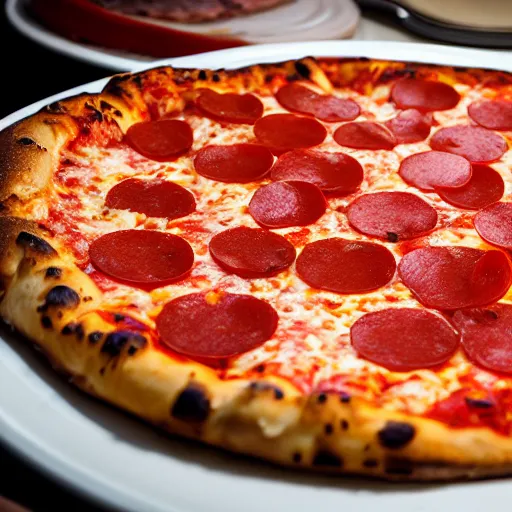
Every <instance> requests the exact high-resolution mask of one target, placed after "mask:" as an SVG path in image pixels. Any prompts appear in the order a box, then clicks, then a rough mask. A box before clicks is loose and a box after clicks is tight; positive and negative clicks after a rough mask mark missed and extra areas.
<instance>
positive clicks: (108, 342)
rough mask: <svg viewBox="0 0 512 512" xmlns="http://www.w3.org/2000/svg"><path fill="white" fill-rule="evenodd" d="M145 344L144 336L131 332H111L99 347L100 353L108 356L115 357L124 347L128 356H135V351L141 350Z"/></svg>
mask: <svg viewBox="0 0 512 512" xmlns="http://www.w3.org/2000/svg"><path fill="white" fill-rule="evenodd" d="M146 343H147V340H146V338H145V337H144V336H142V335H140V334H137V333H135V332H131V331H117V332H111V333H110V334H109V335H108V336H107V338H106V339H105V343H103V346H102V347H101V352H102V353H104V354H108V355H109V356H112V357H116V356H118V355H119V354H121V352H122V351H123V349H124V348H125V347H128V348H127V352H128V354H129V355H133V354H135V352H137V350H139V349H140V348H143V347H144V346H145V345H146Z"/></svg>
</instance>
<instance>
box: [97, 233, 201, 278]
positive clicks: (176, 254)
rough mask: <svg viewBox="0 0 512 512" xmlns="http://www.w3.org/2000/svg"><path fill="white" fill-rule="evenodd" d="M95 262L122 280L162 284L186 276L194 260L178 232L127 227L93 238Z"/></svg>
mask: <svg viewBox="0 0 512 512" xmlns="http://www.w3.org/2000/svg"><path fill="white" fill-rule="evenodd" d="M89 256H90V258H91V262H92V264H93V265H94V266H95V267H97V268H98V269H99V270H101V271H102V272H104V273H105V274H108V275H109V276H111V277H113V278H114V279H118V280H121V281H127V282H130V283H136V284H140V285H151V286H163V285H164V284H167V283H170V282H172V281H176V280H178V279H180V278H181V277H183V276H184V275H185V274H186V273H187V272H188V271H189V270H190V269H191V268H192V264H193V263H194V253H193V251H192V248H191V247H190V245H189V244H188V242H186V241H185V240H183V238H180V237H179V236H176V235H171V234H168V233H162V232H160V231H142V230H138V229H128V230H125V231H114V232H113V233H108V234H106V235H103V236H101V237H100V238H97V239H96V240H94V242H93V243H92V244H91V246H90V247H89Z"/></svg>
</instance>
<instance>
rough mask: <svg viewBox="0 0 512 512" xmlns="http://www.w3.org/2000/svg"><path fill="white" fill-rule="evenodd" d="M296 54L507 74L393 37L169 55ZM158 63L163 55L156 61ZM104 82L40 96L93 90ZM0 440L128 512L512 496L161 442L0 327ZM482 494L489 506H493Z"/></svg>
mask: <svg viewBox="0 0 512 512" xmlns="http://www.w3.org/2000/svg"><path fill="white" fill-rule="evenodd" d="M304 55H323V56H367V57H374V58H388V59H395V60H414V61H419V62H435V63H439V64H449V65H461V66H477V67H478V66H480V67H491V68H497V69H498V68H501V69H506V70H508V71H510V70H512V63H511V61H510V58H509V59H508V60H506V58H505V55H504V54H498V53H493V52H485V51H480V50H465V49H458V48H448V47H440V46H433V45H420V44H417V45H406V44H403V43H389V42H388V43H378V44H374V43H357V42H317V43H309V44H307V43H305V44H286V45H274V46H267V45H264V46H250V47H244V48H236V49H232V50H223V51H220V52H212V53H209V54H202V55H197V56H192V57H184V58H180V59H174V60H173V61H168V63H171V64H173V65H175V66H182V67H213V68H218V67H238V66H240V65H247V64H251V63H256V62H269V61H279V60H283V59H287V58H295V57H301V56H304ZM159 64H162V62H159ZM104 83H105V80H101V81H98V82H94V83H92V84H88V85H85V86H82V87H79V88H75V89H73V90H70V91H67V92H65V93H62V94H60V95H56V96H53V97H52V98H48V99H47V100H44V101H43V102H38V103H36V104H34V105H32V106H30V107H27V108H25V109H23V110H21V111H19V112H17V113H15V114H12V115H11V116H9V117H7V118H5V119H4V120H2V121H0V129H3V128H5V127H6V126H7V125H9V124H10V123H12V122H15V121H17V120H19V119H21V118H23V117H25V116H27V115H29V114H31V113H33V112H35V111H36V110H38V109H39V108H41V107H42V106H43V105H44V104H46V103H48V102H50V101H55V100H56V99H58V98H62V97H64V96H68V95H70V94H76V93H78V92H85V91H87V92H95V91H99V90H100V88H101V86H102V85H103V84H104ZM0 336H1V338H0V389H1V390H2V392H1V393H0V437H1V438H2V440H3V441H4V442H6V443H7V444H8V445H9V446H10V447H11V448H13V449H14V450H15V451H17V452H18V453H19V454H21V455H22V456H23V457H24V458H26V459H27V460H28V461H30V462H32V463H35V464H37V465H38V466H39V467H40V468H42V469H43V470H45V471H46V472H47V473H48V474H50V475H51V476H53V477H54V478H57V479H59V480H60V481H61V482H63V483H65V484H68V485H70V486H72V487H73V488H75V489H76V490H78V491H80V492H82V493H86V494H87V495H88V496H90V497H92V498H95V499H96V500H98V501H100V502H102V503H103V504H104V505H110V506H112V507H116V508H120V509H123V510H127V511H134V512H141V511H144V512H146V511H147V512H163V511H168V512H205V511H208V512H241V511H244V512H262V511H265V512H283V511H285V510H290V511H293V512H311V511H312V510H317V509H320V508H321V510H322V512H330V511H336V512H339V511H343V510H347V511H356V510H357V511H358V512H375V510H376V508H377V507H378V510H379V512H397V511H400V512H401V511H407V512H431V511H433V510H438V511H444V510H459V509H461V510H462V509H463V510H464V512H482V511H484V510H489V504H490V503H496V504H497V503H501V504H504V503H507V502H510V501H512V483H511V481H510V480H501V481H499V480H497V481H487V482H470V483H464V484H442V485H433V484H425V485H415V484H410V485H399V484H390V483H384V482H371V481H364V480H361V479H355V478H342V477H324V476H319V475H316V474H309V473H303V472H295V471H292V470H286V469H282V468H278V467H275V466H272V465H270V464H266V463H263V462H259V461H255V460H253V459H249V458H245V457H238V456H236V455H231V454H228V453H224V452H222V451H221V450H217V449H212V448H208V447H206V446H203V445H199V444H197V443H194V442H188V441H185V440H181V439H174V438H169V437H168V436H166V435H164V434H161V433H160V432H157V431H155V430H153V429H152V428H150V427H148V426H147V425H146V424H143V423H142V422H140V421H138V420H136V419H134V418H132V417H130V416H128V415H126V414H124V413H122V412H120V411H118V410H116V409H114V408H112V407H110V406H108V405H106V404H103V403H101V402H99V401H97V400H95V399H93V398H90V397H89V396H87V395H85V394H83V393H81V392H80V391H78V390H76V389H74V388H73V387H71V386H70V385H69V384H68V383H67V382H65V380H64V379H62V378H61V377H59V376H58V375H57V374H55V373H54V372H53V370H51V368H50V367H49V365H48V363H47V362H46V361H45V360H43V358H42V357H40V356H39V355H38V353H37V352H36V351H34V350H33V349H32V348H31V347H30V346H29V344H28V343H26V342H25V341H24V340H22V339H20V337H19V336H17V335H14V334H12V333H11V332H10V331H9V329H8V328H2V329H1V330H0ZM491 500H492V501H491Z"/></svg>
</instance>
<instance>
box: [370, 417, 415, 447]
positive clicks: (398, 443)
mask: <svg viewBox="0 0 512 512" xmlns="http://www.w3.org/2000/svg"><path fill="white" fill-rule="evenodd" d="M415 434H416V430H415V428H414V427H413V426H412V425H410V424H409V423H405V422H403V421H388V422H387V423H386V425H385V426H384V428H382V429H381V430H379V432H378V434H377V436H378V438H379V442H380V444H381V445H382V446H384V447H385V448H390V449H392V450H394V449H398V448H402V447H404V446H405V445H406V444H408V443H409V442H411V441H412V439H413V437H414V435H415Z"/></svg>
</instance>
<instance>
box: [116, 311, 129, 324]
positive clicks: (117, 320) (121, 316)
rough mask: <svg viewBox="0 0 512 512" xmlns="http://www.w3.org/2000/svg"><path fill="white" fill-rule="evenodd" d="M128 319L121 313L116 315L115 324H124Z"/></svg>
mask: <svg viewBox="0 0 512 512" xmlns="http://www.w3.org/2000/svg"><path fill="white" fill-rule="evenodd" d="M125 318H126V317H125V316H124V315H122V314H121V313H114V322H116V323H117V322H122V321H123V320H124V319H125Z"/></svg>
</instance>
